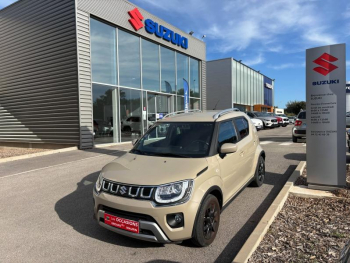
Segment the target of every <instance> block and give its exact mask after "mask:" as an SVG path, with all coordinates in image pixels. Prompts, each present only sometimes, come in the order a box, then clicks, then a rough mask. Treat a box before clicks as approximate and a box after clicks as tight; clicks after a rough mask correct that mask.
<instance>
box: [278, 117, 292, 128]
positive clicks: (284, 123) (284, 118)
mask: <svg viewBox="0 0 350 263" xmlns="http://www.w3.org/2000/svg"><path fill="white" fill-rule="evenodd" d="M277 116H279V117H281V118H282V120H283V127H286V126H287V125H288V124H289V119H288V117H287V116H286V115H285V114H277Z"/></svg>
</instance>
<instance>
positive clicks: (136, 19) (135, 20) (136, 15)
mask: <svg viewBox="0 0 350 263" xmlns="http://www.w3.org/2000/svg"><path fill="white" fill-rule="evenodd" d="M128 14H129V16H130V17H131V18H130V19H129V22H130V24H131V25H132V27H133V28H134V29H135V30H136V31H137V30H139V29H141V28H143V24H142V22H141V21H142V19H143V16H142V15H141V13H140V11H139V10H138V9H137V8H135V9H133V10H131V11H129V12H128Z"/></svg>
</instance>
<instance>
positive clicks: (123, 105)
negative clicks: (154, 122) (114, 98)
mask: <svg viewBox="0 0 350 263" xmlns="http://www.w3.org/2000/svg"><path fill="white" fill-rule="evenodd" d="M141 113H142V112H141V91H138V90H132V89H120V119H121V135H122V136H121V137H122V138H121V141H122V142H126V141H131V140H133V139H136V138H139V137H140V134H141V127H142V125H141V116H142V115H141Z"/></svg>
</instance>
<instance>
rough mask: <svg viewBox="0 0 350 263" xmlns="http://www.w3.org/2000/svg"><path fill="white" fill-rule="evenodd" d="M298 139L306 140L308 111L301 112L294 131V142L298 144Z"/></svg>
mask: <svg viewBox="0 0 350 263" xmlns="http://www.w3.org/2000/svg"><path fill="white" fill-rule="evenodd" d="M298 138H306V111H301V112H299V114H298V117H297V118H296V120H295V123H294V127H293V129H292V139H293V142H298Z"/></svg>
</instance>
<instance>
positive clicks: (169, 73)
mask: <svg viewBox="0 0 350 263" xmlns="http://www.w3.org/2000/svg"><path fill="white" fill-rule="evenodd" d="M160 53H161V54H160V57H161V61H162V63H161V67H162V69H161V70H162V76H161V77H162V91H163V92H167V93H175V52H174V51H171V50H170V49H167V48H164V47H161V48H160Z"/></svg>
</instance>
